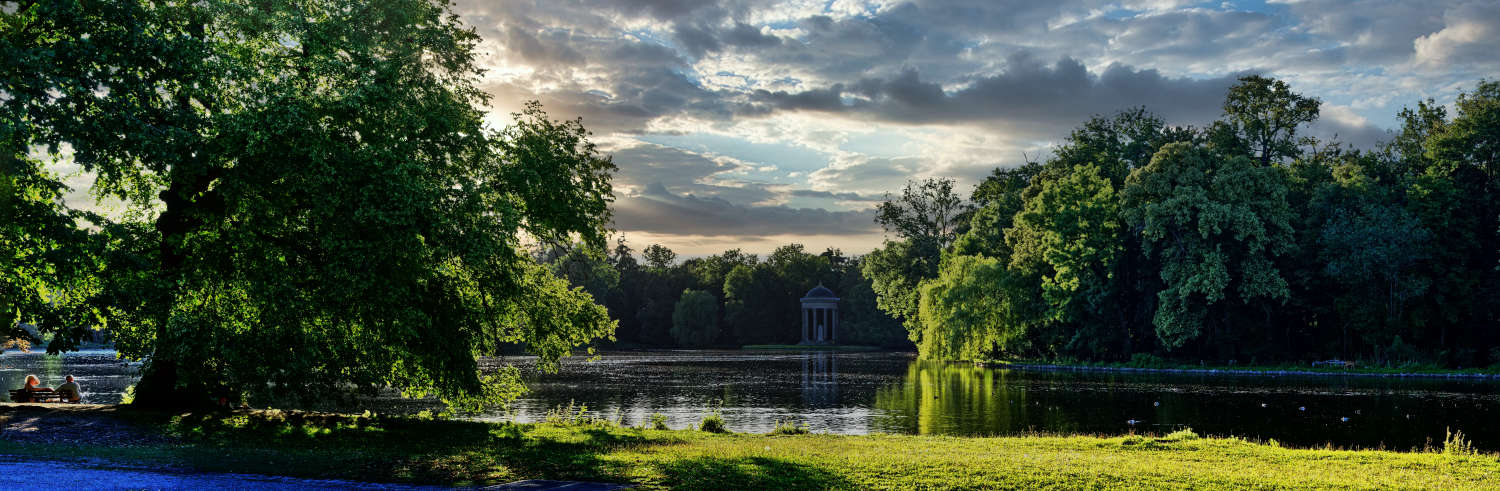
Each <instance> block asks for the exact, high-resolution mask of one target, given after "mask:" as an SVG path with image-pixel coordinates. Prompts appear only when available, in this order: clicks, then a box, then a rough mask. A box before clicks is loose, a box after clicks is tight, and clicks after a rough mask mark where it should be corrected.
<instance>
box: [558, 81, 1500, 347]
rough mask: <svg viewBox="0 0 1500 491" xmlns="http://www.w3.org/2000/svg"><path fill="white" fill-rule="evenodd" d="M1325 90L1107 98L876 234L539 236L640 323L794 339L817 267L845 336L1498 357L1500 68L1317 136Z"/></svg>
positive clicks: (660, 334) (904, 196)
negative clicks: (1203, 100)
mask: <svg viewBox="0 0 1500 491" xmlns="http://www.w3.org/2000/svg"><path fill="white" fill-rule="evenodd" d="M1319 106H1320V101H1318V100H1317V99H1314V98H1310V97H1306V96H1303V95H1301V94H1298V93H1295V92H1293V91H1292V90H1291V88H1290V87H1289V86H1288V85H1287V84H1286V83H1284V82H1282V81H1279V80H1275V79H1271V78H1266V77H1260V76H1249V77H1244V78H1242V79H1240V83H1239V84H1238V85H1236V86H1234V87H1232V88H1231V89H1230V91H1229V92H1228V94H1227V96H1226V99H1225V102H1224V116H1223V118H1222V119H1221V120H1219V121H1216V122H1214V123H1212V124H1210V125H1208V126H1207V127H1204V128H1194V127H1183V126H1172V125H1169V124H1168V123H1167V122H1165V121H1163V120H1162V119H1161V118H1158V117H1156V116H1155V115H1153V114H1152V113H1151V112H1149V111H1148V110H1147V109H1146V108H1135V109H1130V110H1126V111H1122V112H1119V113H1117V114H1113V115H1108V116H1098V117H1095V118H1093V119H1091V120H1089V121H1087V122H1084V123H1083V124H1082V125H1081V126H1079V127H1078V128H1077V129H1075V130H1074V131H1073V132H1072V134H1071V135H1070V136H1069V137H1068V138H1067V140H1066V141H1065V142H1064V143H1063V144H1062V145H1060V146H1059V147H1058V148H1056V149H1054V151H1053V156H1052V157H1051V158H1050V159H1048V160H1046V161H1045V162H1030V163H1027V164H1025V165H1023V166H1020V167H1016V168H997V169H995V170H994V172H993V173H992V174H991V175H990V176H989V177H988V178H986V179H985V180H984V181H983V182H981V183H980V184H979V185H978V186H976V187H975V189H974V190H973V192H972V193H971V194H970V196H968V197H967V198H965V197H964V196H962V195H961V194H960V193H959V192H957V191H955V189H954V186H955V184H954V181H952V180H949V179H928V180H924V181H913V182H911V183H909V184H908V185H907V187H906V188H905V189H904V190H902V191H901V192H900V193H899V195H896V196H890V197H888V199H887V201H886V202H884V203H882V204H881V205H880V206H879V207H878V208H877V210H876V221H877V222H879V223H880V224H881V225H882V226H883V227H884V228H885V230H886V232H887V234H888V237H889V239H890V240H887V241H886V242H885V244H883V246H882V247H880V248H878V249H876V250H875V251H873V252H871V253H870V254H868V255H864V256H856V257H846V256H845V255H844V254H842V253H841V252H840V251H838V250H834V249H829V250H827V251H824V252H822V253H821V254H813V253H810V252H808V251H806V250H804V248H803V246H801V245H796V244H793V245H788V246H784V247H781V248H779V249H777V250H776V251H775V252H773V253H771V254H770V255H769V256H768V257H767V258H765V259H764V260H761V259H760V258H758V257H757V256H755V255H752V254H746V253H744V252H743V251H741V250H738V249H735V250H730V251H726V252H724V253H722V254H718V255H713V256H708V257H704V258H693V259H687V260H684V261H680V262H678V261H676V259H677V258H676V255H675V254H674V253H673V252H672V251H671V250H669V249H667V248H665V247H662V246H660V245H651V246H649V247H647V248H646V249H644V250H642V251H640V253H639V257H641V258H643V259H644V263H642V262H639V261H638V260H637V259H636V257H637V254H636V252H635V251H634V250H632V249H631V248H630V247H629V246H628V245H627V244H626V243H625V242H624V241H623V239H622V240H619V241H617V243H616V245H615V247H614V248H613V250H609V251H602V250H599V249H598V248H589V247H583V246H579V247H571V248H551V249H545V250H543V251H541V252H538V253H537V256H538V260H539V261H540V262H543V263H546V264H549V265H550V266H551V267H552V268H553V270H554V271H555V272H556V273H557V274H559V275H560V276H562V277H565V278H567V279H568V280H569V281H570V282H571V283H572V284H573V285H575V286H579V287H582V288H584V289H585V290H586V291H588V292H589V293H591V294H592V295H593V296H594V298H595V299H596V300H597V301H599V302H600V303H601V304H603V305H605V306H606V307H607V308H608V310H609V313H610V317H611V318H613V319H615V320H617V321H618V322H619V328H618V330H617V331H616V339H617V341H618V342H619V343H622V344H624V345H645V346H651V345H658V346H659V345H673V346H735V345H746V344H779V343H791V342H795V341H797V340H798V337H799V331H798V329H799V326H800V324H799V323H798V319H797V309H798V304H797V302H796V299H797V298H799V297H801V296H802V294H803V292H805V291H807V289H809V288H811V287H812V286H814V285H816V284H819V283H821V284H824V285H827V286H829V287H832V288H833V289H834V290H835V291H836V292H838V294H839V295H840V296H841V297H843V301H842V302H841V307H840V308H841V311H842V313H843V314H844V317H843V319H844V322H843V324H842V328H841V332H840V336H841V339H843V340H846V341H845V342H846V343H847V344H866V345H878V346H886V347H909V346H911V342H916V344H917V347H918V349H919V351H920V352H921V354H922V355H923V356H924V357H928V358H936V359H962V360H971V359H992V358H1027V359H1049V360H1063V361H1067V360H1077V361H1131V360H1134V361H1136V362H1154V360H1157V359H1158V357H1160V358H1171V359H1179V360H1193V361H1210V360H1211V361H1213V362H1215V363H1277V362H1288V361H1306V360H1314V359H1328V358H1339V359H1347V360H1363V361H1364V362H1365V363H1367V364H1383V365H1406V364H1414V363H1419V364H1438V365H1444V366H1449V367H1463V366H1469V367H1473V366H1486V365H1490V364H1494V363H1500V332H1496V329H1495V326H1497V322H1500V83H1496V82H1480V83H1479V84H1478V86H1477V87H1476V88H1475V89H1474V90H1473V91H1472V92H1470V93H1466V94H1463V95H1462V96H1460V97H1459V98H1458V100H1457V101H1456V103H1455V104H1454V105H1453V107H1454V109H1455V114H1452V115H1451V116H1450V115H1449V114H1448V110H1447V109H1446V108H1445V107H1444V106H1441V105H1438V104H1437V103H1435V102H1434V101H1432V100H1427V101H1422V102H1419V103H1417V105H1416V107H1415V108H1410V109H1406V110H1404V111H1402V112H1401V113H1400V115H1399V116H1400V119H1401V121H1402V123H1403V124H1402V127H1401V128H1400V129H1399V131H1396V132H1393V133H1392V134H1391V138H1390V140H1389V141H1388V142H1385V143H1383V144H1382V145H1380V146H1379V147H1378V148H1375V149H1373V150H1368V149H1365V150H1362V149H1355V148H1351V147H1349V146H1347V145H1344V144H1341V143H1340V142H1338V141H1336V140H1335V141H1318V140H1317V139H1314V138H1312V137H1308V136H1305V135H1300V134H1299V133H1298V131H1299V130H1300V129H1302V128H1303V127H1304V126H1306V125H1307V124H1309V123H1311V122H1313V121H1315V120H1316V119H1317V117H1318V113H1319ZM903 327H904V329H903Z"/></svg>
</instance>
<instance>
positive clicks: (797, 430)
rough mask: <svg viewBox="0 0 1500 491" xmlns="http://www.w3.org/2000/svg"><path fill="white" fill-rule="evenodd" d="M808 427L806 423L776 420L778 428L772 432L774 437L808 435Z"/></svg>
mask: <svg viewBox="0 0 1500 491" xmlns="http://www.w3.org/2000/svg"><path fill="white" fill-rule="evenodd" d="M807 432H808V427H807V424H806V423H803V424H797V423H796V422H794V421H792V420H786V421H782V420H779V419H778V420H776V428H774V429H772V430H771V433H770V434H772V435H806V434H807Z"/></svg>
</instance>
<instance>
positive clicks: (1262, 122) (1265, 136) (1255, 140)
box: [1224, 75, 1321, 166]
mask: <svg viewBox="0 0 1500 491" xmlns="http://www.w3.org/2000/svg"><path fill="white" fill-rule="evenodd" d="M1320 104H1321V103H1320V102H1319V101H1318V100H1317V99H1314V98H1311V97H1304V96H1302V94H1298V93H1296V92H1292V88H1291V86H1290V85H1287V83H1286V82H1283V81H1280V80H1276V79H1274V78H1269V77H1263V76H1260V75H1248V76H1244V77H1240V79H1239V83H1237V84H1235V85H1234V86H1233V87H1230V88H1229V94H1228V95H1226V96H1225V97H1224V115H1225V116H1226V117H1227V118H1228V119H1227V123H1228V125H1229V126H1228V127H1229V128H1232V129H1233V131H1234V132H1235V133H1236V134H1237V135H1238V136H1239V138H1240V140H1241V141H1242V142H1244V144H1245V145H1246V146H1247V147H1248V149H1249V150H1250V151H1251V152H1252V153H1253V154H1254V155H1253V156H1254V157H1255V158H1256V159H1258V160H1259V161H1260V165H1262V166H1265V165H1270V164H1271V162H1276V161H1279V159H1281V158H1284V157H1292V156H1296V155H1297V153H1298V152H1297V144H1298V141H1297V138H1296V137H1297V127H1298V126H1301V125H1304V124H1307V123H1311V122H1312V121H1313V120H1315V119H1318V106H1319V105H1320Z"/></svg>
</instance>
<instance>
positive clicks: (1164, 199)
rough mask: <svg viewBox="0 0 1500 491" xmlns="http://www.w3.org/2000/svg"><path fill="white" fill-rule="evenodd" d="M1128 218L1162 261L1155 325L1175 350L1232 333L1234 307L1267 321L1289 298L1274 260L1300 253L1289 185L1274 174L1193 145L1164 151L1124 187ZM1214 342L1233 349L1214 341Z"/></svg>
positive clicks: (1277, 171) (1276, 171)
mask: <svg viewBox="0 0 1500 491" xmlns="http://www.w3.org/2000/svg"><path fill="white" fill-rule="evenodd" d="M1124 195H1125V203H1124V215H1125V217H1126V219H1127V221H1128V223H1130V224H1131V226H1132V227H1134V228H1137V229H1139V230H1140V234H1141V236H1142V242H1143V245H1144V252H1145V253H1146V254H1148V255H1149V256H1151V257H1152V258H1154V259H1156V260H1157V261H1159V262H1160V265H1161V266H1160V268H1161V272H1160V276H1161V280H1162V283H1163V289H1162V290H1161V291H1159V292H1158V293H1157V298H1158V300H1159V302H1160V304H1159V307H1158V308H1157V310H1156V315H1155V318H1154V320H1153V323H1154V324H1155V326H1156V333H1157V336H1158V337H1159V338H1160V340H1161V342H1162V344H1163V345H1165V346H1166V347H1168V348H1177V347H1181V346H1183V345H1184V344H1186V343H1187V342H1188V341H1191V340H1193V339H1195V338H1198V337H1199V336H1201V335H1203V334H1204V333H1205V332H1206V331H1213V330H1218V331H1220V332H1221V333H1232V332H1233V331H1232V330H1231V329H1229V326H1227V325H1226V324H1230V323H1232V322H1233V321H1234V320H1235V319H1236V316H1234V315H1233V314H1235V313H1236V309H1234V308H1232V307H1231V306H1230V304H1238V305H1239V306H1242V307H1250V308H1249V311H1251V312H1256V313H1260V314H1263V315H1264V316H1265V317H1267V318H1268V317H1269V314H1270V309H1272V308H1273V307H1274V305H1276V304H1277V303H1279V302H1283V301H1285V300H1286V298H1287V295H1288V289H1287V282H1286V279H1285V278H1284V277H1283V276H1282V274H1281V272H1280V270H1279V269H1278V268H1277V267H1276V263H1275V259H1276V258H1277V257H1279V256H1281V255H1283V254H1286V253H1288V252H1290V251H1291V250H1293V248H1294V246H1295V243H1294V242H1293V241H1292V229H1291V219H1292V213H1291V209H1290V207H1289V206H1288V204H1287V198H1286V196H1287V183H1286V178H1285V176H1284V174H1283V171H1282V170H1281V169H1279V168H1276V167H1262V166H1256V165H1254V164H1253V163H1252V162H1251V161H1250V160H1249V159H1247V158H1244V157H1234V158H1229V159H1218V158H1216V156H1215V155H1214V154H1212V153H1211V152H1208V151H1206V150H1204V149H1202V148H1199V147H1197V146H1194V145H1192V144H1189V143H1174V144H1170V145H1167V146H1165V147H1162V149H1161V150H1160V151H1158V152H1157V153H1156V156H1154V157H1152V159H1151V163H1150V164H1149V165H1147V166H1146V167H1142V168H1140V169H1137V170H1136V171H1135V172H1133V173H1131V175H1130V178H1129V179H1128V180H1127V181H1126V186H1125V192H1124ZM1214 342H1220V343H1222V342H1225V340H1224V339H1215V340H1214Z"/></svg>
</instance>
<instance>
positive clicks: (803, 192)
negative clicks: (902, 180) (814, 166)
mask: <svg viewBox="0 0 1500 491" xmlns="http://www.w3.org/2000/svg"><path fill="white" fill-rule="evenodd" d="M787 194H788V195H791V196H796V197H798V198H822V199H835V200H840V201H869V202H878V201H881V197H879V196H864V195H861V194H859V193H834V192H830V191H813V190H811V189H794V190H792V191H790V192H788V193H787Z"/></svg>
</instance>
